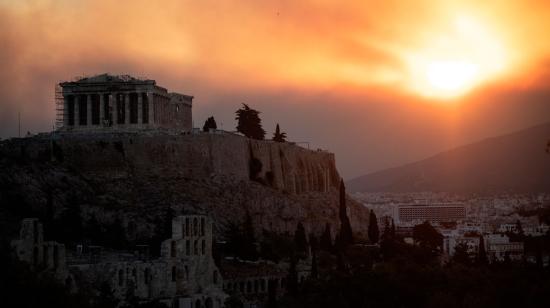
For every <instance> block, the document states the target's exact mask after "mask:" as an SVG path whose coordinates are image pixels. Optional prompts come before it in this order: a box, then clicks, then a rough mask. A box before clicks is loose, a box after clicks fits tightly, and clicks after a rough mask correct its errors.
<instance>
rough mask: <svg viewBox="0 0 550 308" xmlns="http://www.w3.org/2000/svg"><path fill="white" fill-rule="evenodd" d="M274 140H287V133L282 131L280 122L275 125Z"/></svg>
mask: <svg viewBox="0 0 550 308" xmlns="http://www.w3.org/2000/svg"><path fill="white" fill-rule="evenodd" d="M273 141H277V142H286V133H284V132H283V133H281V130H280V129H279V123H277V127H275V133H274V134H273Z"/></svg>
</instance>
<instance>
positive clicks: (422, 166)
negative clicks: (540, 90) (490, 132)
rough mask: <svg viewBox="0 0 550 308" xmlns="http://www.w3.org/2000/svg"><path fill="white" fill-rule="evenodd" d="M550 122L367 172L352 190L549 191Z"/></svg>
mask: <svg viewBox="0 0 550 308" xmlns="http://www.w3.org/2000/svg"><path fill="white" fill-rule="evenodd" d="M548 140H550V123H545V124H542V125H537V126H534V127H531V128H527V129H524V130H520V131H517V132H514V133H511V134H507V135H502V136H498V137H492V138H488V139H484V140H481V141H479V142H475V143H471V144H468V145H465V146H461V147H458V148H454V149H452V150H449V151H445V152H441V153H439V154H437V155H435V156H432V157H429V158H427V159H424V160H421V161H418V162H414V163H410V164H406V165H403V166H400V167H396V168H390V169H386V170H382V171H378V172H374V173H370V174H367V175H363V176H360V177H357V178H355V179H352V180H350V181H348V182H347V184H346V187H347V188H348V190H349V191H351V192H358V191H361V192H413V191H444V192H456V193H498V192H518V193H537V192H550V154H548V153H546V151H545V149H546V144H547V142H548Z"/></svg>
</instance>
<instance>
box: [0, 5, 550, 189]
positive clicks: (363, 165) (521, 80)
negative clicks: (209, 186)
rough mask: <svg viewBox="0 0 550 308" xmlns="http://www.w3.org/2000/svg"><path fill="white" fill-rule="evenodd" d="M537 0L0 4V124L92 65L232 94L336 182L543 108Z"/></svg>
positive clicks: (30, 110) (26, 114)
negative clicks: (318, 157)
mask: <svg viewBox="0 0 550 308" xmlns="http://www.w3.org/2000/svg"><path fill="white" fill-rule="evenodd" d="M549 6H550V4H548V3H546V2H544V1H506V2H502V1H484V2H483V3H479V1H445V2H442V1H414V2H410V3H402V1H383V2H379V1H363V2H361V3H357V2H355V3H352V2H342V1H338V2H337V3H336V2H332V1H300V3H297V2H295V1H262V2H256V1H223V2H221V3H220V2H219V1H200V2H194V1H166V2H162V4H158V3H156V2H154V3H153V2H150V1H139V0H138V1H131V5H129V2H126V1H117V2H112V1H30V0H24V1H6V0H1V1H0V17H1V18H0V29H2V30H0V42H1V45H2V46H3V47H2V49H1V51H0V53H1V54H0V57H1V59H2V70H1V71H0V81H1V82H0V97H1V100H0V111H1V112H0V123H1V124H0V132H1V137H2V138H7V137H10V136H16V135H17V134H18V114H19V113H20V114H21V119H22V131H23V132H24V133H26V132H27V131H30V132H33V133H36V132H41V131H48V130H50V129H51V127H52V125H53V122H54V117H55V115H54V108H53V107H52V106H53V101H54V86H55V84H56V83H58V82H59V81H61V80H72V79H73V78H74V77H75V76H82V75H86V76H88V75H94V74H99V73H103V72H111V73H113V74H131V75H135V76H146V77H149V78H153V79H155V80H157V81H159V82H160V83H161V84H163V85H166V86H167V87H168V88H170V89H174V90H177V91H182V92H184V93H189V94H191V95H194V96H195V101H194V104H195V106H194V119H195V122H196V123H195V125H196V126H199V124H202V121H204V120H205V119H206V118H207V117H208V116H210V115H214V116H215V118H216V119H217V120H218V122H219V123H220V124H222V125H223V129H225V130H234V128H235V125H236V124H235V120H234V111H235V110H236V109H237V108H238V107H239V106H240V104H241V103H242V102H245V103H247V104H250V105H251V106H252V107H254V108H256V109H258V110H260V111H261V112H262V113H261V117H262V120H263V124H264V127H265V129H266V130H267V131H268V134H271V133H272V132H273V130H274V127H275V124H276V123H279V124H280V125H281V128H282V129H283V130H284V131H286V132H287V133H288V137H289V139H290V140H292V141H297V142H309V143H310V146H311V147H312V148H317V147H320V148H324V149H329V150H330V151H332V152H334V153H335V154H336V157H337V158H338V159H337V162H338V167H339V170H340V172H341V174H342V175H343V176H344V178H347V179H349V178H352V177H355V176H359V175H362V174H365V173H368V172H371V171H376V170H381V169H384V168H387V167H392V166H397V165H401V164H403V163H406V162H410V161H414V160H418V159H422V158H425V157H428V156H431V155H433V154H435V153H437V152H440V151H442V150H446V149H450V148H452V147H456V146H459V145H463V144H466V143H469V142H473V141H477V140H480V139H483V138H486V137H489V136H496V135H501V134H504V133H508V132H512V131H515V130H519V129H523V128H527V127H530V126H534V125H536V124H540V123H544V122H547V121H549V120H550V104H549V103H548V101H547V97H548V95H549V94H550V88H549V86H548V83H547V82H545V80H547V78H548V76H549V69H550V66H549V63H550V62H549V56H550V41H548V40H546V39H545V37H547V34H548V33H547V29H548V28H549V26H550V25H549V24H548V23H549V20H550V18H549V17H550V16H549V15H550V7H549Z"/></svg>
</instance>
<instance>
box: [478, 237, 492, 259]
mask: <svg viewBox="0 0 550 308" xmlns="http://www.w3.org/2000/svg"><path fill="white" fill-rule="evenodd" d="M477 263H478V264H480V265H487V264H488V263H489V261H488V260H487V251H486V250H485V241H484V239H483V235H480V236H479V249H478V253H477Z"/></svg>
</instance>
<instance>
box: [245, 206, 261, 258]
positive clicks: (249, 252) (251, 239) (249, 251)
mask: <svg viewBox="0 0 550 308" xmlns="http://www.w3.org/2000/svg"><path fill="white" fill-rule="evenodd" d="M242 238H243V251H242V255H241V257H242V258H243V259H245V260H251V261H256V260H257V259H258V251H257V250H256V236H255V235H254V224H253V222H252V216H250V213H249V212H248V211H247V212H246V216H245V219H244V224H243V228H242Z"/></svg>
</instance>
